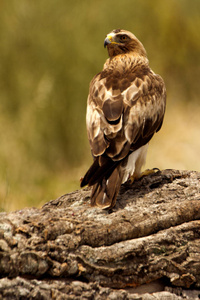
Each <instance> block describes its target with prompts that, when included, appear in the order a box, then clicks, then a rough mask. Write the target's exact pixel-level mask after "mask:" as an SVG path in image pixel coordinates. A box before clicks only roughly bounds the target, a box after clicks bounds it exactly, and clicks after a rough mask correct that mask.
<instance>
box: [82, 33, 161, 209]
mask: <svg viewBox="0 0 200 300" xmlns="http://www.w3.org/2000/svg"><path fill="white" fill-rule="evenodd" d="M104 47H107V50H108V55H109V58H108V59H107V60H106V62H105V64H104V67H103V70H102V71H101V72H100V73H98V74H97V75H96V76H95V77H94V78H93V79H92V81H91V83H90V87H89V95H88V100H87V112H86V126H87V134H88V139H89V143H90V148H91V152H92V156H93V159H94V160H93V164H92V165H91V167H90V168H89V170H88V171H87V172H86V174H85V176H84V177H83V178H82V180H81V187H83V186H85V185H89V186H93V187H92V192H91V206H98V207H100V208H103V209H105V208H113V207H114V206H115V204H116V198H117V195H118V192H119V189H120V186H121V184H122V183H124V182H126V181H131V182H133V180H134V179H138V178H140V177H141V174H142V173H141V168H142V166H143V165H144V164H145V160H146V154H147V148H148V144H149V141H150V140H151V138H152V137H153V135H154V133H156V132H158V131H159V130H160V128H161V126H162V123H163V118H164V114H165V106H166V89H165V84H164V81H163V79H162V78H161V76H159V75H158V74H155V73H154V72H153V71H152V70H151V68H150V67H149V61H148V59H147V54H146V50H145V48H144V46H143V44H142V43H141V42H140V41H139V40H138V39H137V38H136V36H135V35H134V34H132V33H131V32H129V31H126V30H122V29H115V30H113V31H112V32H110V33H109V34H107V36H106V38H105V40H104Z"/></svg>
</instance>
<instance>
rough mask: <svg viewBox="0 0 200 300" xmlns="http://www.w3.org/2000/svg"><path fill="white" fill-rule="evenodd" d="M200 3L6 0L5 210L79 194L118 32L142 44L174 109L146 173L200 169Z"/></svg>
mask: <svg viewBox="0 0 200 300" xmlns="http://www.w3.org/2000/svg"><path fill="white" fill-rule="evenodd" d="M199 11H200V1H199V0H193V1H188V0H168V1H158V0H151V1H150V0H123V1H116V0H115V1H113V0H109V1H108V0H96V1H94V0H92V1H90V0H85V1H82V0H81V1H80V0H76V1H71V0H67V1H66V0H65V1H64V0H57V1H53V0H48V1H47V0H46V1H45V0H44V1H27V0H20V1H18V0H9V1H7V0H2V1H1V3H0V62H1V63H0V140H1V143H0V145H1V146H0V166H1V167H0V209H1V210H6V211H10V210H15V209H20V208H22V207H24V206H41V205H42V204H44V203H45V202H46V201H49V200H50V199H54V198H57V197H59V196H61V195H62V194H64V193H67V192H70V191H73V190H74V189H77V188H79V178H80V177H81V176H82V175H83V174H84V172H85V171H86V169H87V167H89V165H90V163H91V162H92V159H91V155H90V149H89V145H88V141H87V134H86V127H85V110H86V101H87V95H88V87H89V82H90V80H91V79H92V77H93V76H94V75H95V74H96V73H97V72H99V71H101V69H102V67H103V64H104V62H105V60H106V58H107V51H106V50H105V49H104V48H103V41H104V38H105V36H106V34H107V33H108V32H110V31H111V30H113V29H116V28H123V29H127V30H129V31H132V32H133V33H134V34H135V35H136V36H137V37H138V38H139V39H140V40H141V42H142V43H143V44H144V46H145V48H146V50H147V53H148V58H149V60H150V66H151V67H152V69H153V70H154V71H155V72H156V73H159V74H160V75H161V76H162V77H163V78H164V80H165V83H166V87H167V93H168V105H167V111H166V117H165V122H164V125H163V128H162V130H161V131H160V132H159V134H157V135H156V136H155V137H154V139H153V140H152V142H151V143H150V147H149V153H148V155H147V163H146V167H147V168H151V167H159V168H161V169H163V168H178V169H192V170H200V160H199V154H200V129H199V128H200V104H199V103H200V101H199V94H200V82H199V79H200V38H199V28H200V17H199Z"/></svg>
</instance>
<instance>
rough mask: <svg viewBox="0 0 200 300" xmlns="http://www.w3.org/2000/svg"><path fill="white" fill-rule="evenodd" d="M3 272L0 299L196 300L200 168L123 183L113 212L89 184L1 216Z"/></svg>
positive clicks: (199, 272)
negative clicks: (96, 199)
mask: <svg viewBox="0 0 200 300" xmlns="http://www.w3.org/2000/svg"><path fill="white" fill-rule="evenodd" d="M0 274H1V279H0V299H7V298H9V296H10V298H9V299H22V298H20V297H22V296H23V297H24V298H23V299H166V298H165V297H168V298H167V299H198V296H199V294H200V291H198V289H199V288H200V173H198V172H191V171H176V170H164V171H162V172H160V171H159V172H157V173H155V174H151V175H148V176H146V177H144V178H142V179H141V180H139V181H136V182H134V183H133V184H132V185H128V184H125V185H123V186H122V187H121V191H120V194H119V196H118V199H117V204H116V206H115V208H114V209H112V210H110V211H107V210H101V209H99V208H91V207H90V189H89V188H85V189H83V190H79V191H75V192H73V193H70V194H67V195H64V196H62V197H60V198H58V199H56V200H52V201H50V202H48V203H46V204H45V205H44V206H43V207H42V208H41V209H38V208H25V209H23V210H20V211H16V212H12V213H1V214H0ZM187 289H189V290H187ZM146 292H151V293H152V294H146ZM12 295H14V296H13V298H12ZM185 295H186V296H185ZM6 297H7V298H6ZM145 297H149V298H145ZM186 297H188V298H186ZM195 297H197V298H195Z"/></svg>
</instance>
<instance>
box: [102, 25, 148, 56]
mask: <svg viewBox="0 0 200 300" xmlns="http://www.w3.org/2000/svg"><path fill="white" fill-rule="evenodd" d="M104 47H107V49H108V55H109V56H110V57H113V56H116V55H118V54H125V53H131V54H133V55H139V56H145V57H146V51H145V49H144V46H143V45H142V43H141V42H140V41H139V40H138V39H137V38H136V36H135V35H134V34H132V33H131V32H130V31H126V30H123V29H114V30H113V31H111V32H110V33H109V34H107V36H106V38H105V40H104Z"/></svg>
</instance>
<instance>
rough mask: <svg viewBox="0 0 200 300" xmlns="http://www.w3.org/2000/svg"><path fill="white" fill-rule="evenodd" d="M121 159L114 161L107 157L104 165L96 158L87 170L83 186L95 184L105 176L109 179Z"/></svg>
mask: <svg viewBox="0 0 200 300" xmlns="http://www.w3.org/2000/svg"><path fill="white" fill-rule="evenodd" d="M119 163H120V161H116V162H114V161H113V160H112V159H110V158H106V159H105V161H104V163H103V164H102V165H100V164H99V158H98V157H97V158H95V160H94V162H93V164H92V165H91V167H90V168H89V170H88V171H87V172H86V174H85V176H84V178H83V179H82V181H81V187H84V186H85V185H87V184H88V185H90V186H91V185H94V184H95V183H97V182H100V181H102V180H103V178H106V179H108V178H109V177H110V175H111V174H112V172H113V171H114V169H115V168H116V167H117V165H119Z"/></svg>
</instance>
